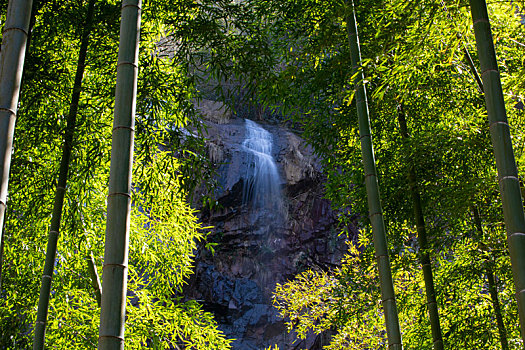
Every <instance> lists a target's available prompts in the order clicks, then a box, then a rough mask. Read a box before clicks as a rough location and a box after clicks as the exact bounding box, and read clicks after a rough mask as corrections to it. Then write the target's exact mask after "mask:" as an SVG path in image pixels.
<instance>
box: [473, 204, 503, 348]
mask: <svg viewBox="0 0 525 350" xmlns="http://www.w3.org/2000/svg"><path fill="white" fill-rule="evenodd" d="M472 212H473V214H474V224H475V225H476V230H477V231H478V235H479V238H480V239H481V238H482V237H483V226H481V219H480V217H479V212H478V209H477V208H476V207H474V208H473V210H472ZM486 274H487V282H488V285H489V293H490V299H491V301H492V307H493V308H494V314H495V315H496V324H497V325H498V333H499V340H500V343H501V349H502V350H508V349H509V342H508V340H507V331H506V330H505V324H504V323H503V316H502V314H501V307H500V304H499V298H498V287H497V285H496V281H495V280H494V272H493V271H492V268H491V267H490V265H489V264H488V261H487V266H486Z"/></svg>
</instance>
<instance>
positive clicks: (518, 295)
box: [516, 289, 525, 298]
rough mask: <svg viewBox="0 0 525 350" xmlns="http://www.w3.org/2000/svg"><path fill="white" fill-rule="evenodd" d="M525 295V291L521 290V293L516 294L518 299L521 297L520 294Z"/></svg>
mask: <svg viewBox="0 0 525 350" xmlns="http://www.w3.org/2000/svg"><path fill="white" fill-rule="evenodd" d="M523 293H525V289H522V290H520V291H519V292H516V298H519V297H520V294H523Z"/></svg>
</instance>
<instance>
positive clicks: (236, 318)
mask: <svg viewBox="0 0 525 350" xmlns="http://www.w3.org/2000/svg"><path fill="white" fill-rule="evenodd" d="M199 108H200V109H201V111H202V114H203V115H204V118H205V123H206V124H207V128H208V155H209V157H210V158H211V160H212V161H213V162H214V163H215V164H216V165H217V174H218V179H217V180H218V182H219V184H220V190H219V191H218V193H217V194H216V202H217V206H216V208H214V209H213V210H203V211H201V220H202V221H203V222H204V223H205V224H206V225H212V226H213V229H212V230H211V232H210V236H209V239H210V240H211V241H214V242H216V243H217V246H216V249H215V253H214V254H212V253H211V252H210V251H207V250H205V249H201V250H200V251H199V252H198V256H197V261H196V267H195V274H194V275H193V277H192V279H191V280H190V281H189V284H188V286H187V288H186V290H185V295H186V297H188V298H192V299H197V300H200V301H201V302H202V304H203V306H204V308H205V309H207V310H209V311H212V312H213V313H214V314H215V315H216V319H217V320H218V322H219V323H220V328H221V329H222V330H223V331H224V332H225V334H226V335H227V336H228V337H229V338H235V339H236V340H235V342H234V346H233V347H234V349H239V350H249V349H265V348H266V347H268V346H270V345H274V344H278V345H279V347H280V349H281V350H284V349H299V348H301V349H304V348H307V349H315V348H316V345H315V344H316V336H315V335H312V336H311V337H309V338H308V339H306V340H297V339H296V338H295V335H294V334H287V332H286V327H285V323H284V320H282V319H280V318H279V317H278V315H277V312H276V311H275V309H274V308H273V306H272V303H271V293H272V291H273V288H274V286H275V284H276V283H283V282H285V281H286V280H288V279H292V278H293V277H294V276H295V275H296V274H297V273H299V272H301V271H303V270H305V269H308V268H318V269H325V270H326V269H328V268H331V267H334V266H336V265H338V264H339V262H340V259H341V257H342V254H343V251H344V248H345V244H344V240H345V237H341V236H338V230H337V229H336V226H335V225H336V217H335V214H334V212H333V211H332V210H331V208H330V203H329V202H328V201H327V200H326V199H324V198H323V191H322V178H323V175H322V171H321V169H320V166H319V163H318V162H317V161H316V159H315V157H314V156H313V154H312V151H311V149H309V148H308V147H306V146H305V145H304V143H303V141H302V140H301V139H300V138H299V137H298V136H297V135H295V134H294V133H292V132H290V131H288V130H286V129H285V128H281V127H279V126H275V125H269V124H265V123H263V122H260V125H261V126H262V127H263V128H264V129H266V130H267V131H268V132H270V133H271V134H272V137H273V147H272V150H273V151H272V155H273V158H274V159H275V161H276V163H277V168H278V171H279V172H280V175H281V176H280V177H281V179H282V180H281V183H280V184H279V185H280V188H281V192H282V196H283V197H282V203H283V205H282V207H283V208H282V210H275V209H274V208H272V209H271V210H269V209H265V208H256V209H254V208H253V207H250V205H249V203H246V200H244V201H243V188H245V187H246V186H245V184H246V181H249V179H247V178H246V177H247V176H246V174H247V172H246V169H247V168H248V167H250V166H253V164H251V162H253V160H252V158H250V156H249V154H248V153H247V151H246V148H245V147H243V146H242V144H243V141H244V139H245V137H246V128H245V121H244V119H242V118H238V117H235V116H232V115H231V114H230V113H229V112H228V111H226V110H225V109H224V108H222V106H220V105H219V104H218V103H217V102H213V101H203V102H201V103H200V105H199Z"/></svg>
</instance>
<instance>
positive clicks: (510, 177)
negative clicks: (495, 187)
mask: <svg viewBox="0 0 525 350" xmlns="http://www.w3.org/2000/svg"><path fill="white" fill-rule="evenodd" d="M503 180H514V181H519V179H518V177H517V176H513V175H508V176H502V177H500V178H499V180H498V182H501V181H503Z"/></svg>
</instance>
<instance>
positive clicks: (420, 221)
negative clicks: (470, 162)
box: [397, 105, 444, 350]
mask: <svg viewBox="0 0 525 350" xmlns="http://www.w3.org/2000/svg"><path fill="white" fill-rule="evenodd" d="M397 116H398V121H399V127H400V130H401V136H402V137H403V138H404V139H406V140H407V139H408V138H409V135H408V128H407V123H406V118H405V112H404V111H403V106H402V105H400V106H399V111H398V114H397ZM408 185H409V187H410V194H411V196H412V206H413V207H414V217H415V219H416V229H417V239H418V242H419V261H420V263H421V266H422V270H423V279H424V281H425V294H426V297H427V309H428V315H429V318H430V327H431V330H432V343H433V344H434V349H436V350H442V349H444V345H443V336H442V332H441V325H440V324H439V312H438V305H437V301H436V291H435V289H434V278H433V276H432V265H431V264H430V255H429V253H428V241H427V230H426V224H425V218H424V216H423V206H422V204H421V197H420V195H419V189H418V185H417V176H416V170H415V169H414V166H413V164H410V166H409V169H408Z"/></svg>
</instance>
